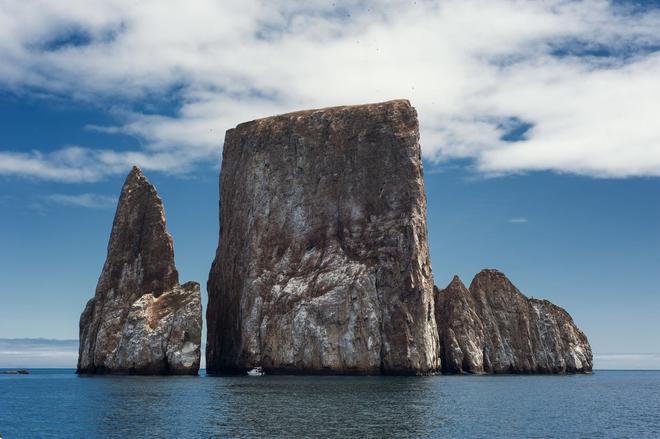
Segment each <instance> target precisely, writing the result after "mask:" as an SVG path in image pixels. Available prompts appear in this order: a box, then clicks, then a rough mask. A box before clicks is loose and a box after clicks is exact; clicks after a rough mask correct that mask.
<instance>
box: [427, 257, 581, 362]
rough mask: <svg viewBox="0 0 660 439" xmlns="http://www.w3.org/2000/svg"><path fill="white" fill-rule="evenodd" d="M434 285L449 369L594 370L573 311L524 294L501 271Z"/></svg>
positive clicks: (439, 331) (441, 349)
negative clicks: (467, 285) (465, 281)
mask: <svg viewBox="0 0 660 439" xmlns="http://www.w3.org/2000/svg"><path fill="white" fill-rule="evenodd" d="M435 291H436V292H435V294H436V302H435V303H436V320H437V322H438V335H439V337H440V355H441V358H442V371H443V372H444V373H579V372H590V371H591V368H592V354H591V347H590V346H589V342H588V340H587V337H586V336H585V335H584V333H582V331H580V330H579V329H578V328H577V326H576V325H575V323H574V322H573V319H572V318H571V316H570V315H569V314H568V313H567V312H566V311H565V310H564V309H562V308H560V307H558V306H556V305H553V304H552V303H550V302H548V301H547V300H537V299H529V298H527V297H525V296H524V295H523V294H522V293H521V292H520V291H518V289H517V288H516V287H515V286H514V285H513V284H512V283H511V282H510V281H509V279H507V278H506V276H504V274H502V273H500V272H499V271H497V270H483V271H481V272H480V273H479V274H477V276H476V277H475V278H474V280H473V281H472V284H470V289H469V290H468V289H467V288H465V286H464V285H463V283H462V282H461V280H460V279H459V278H458V277H454V279H453V280H452V281H451V283H450V284H449V285H448V286H447V288H445V289H444V290H437V289H436V290H435Z"/></svg>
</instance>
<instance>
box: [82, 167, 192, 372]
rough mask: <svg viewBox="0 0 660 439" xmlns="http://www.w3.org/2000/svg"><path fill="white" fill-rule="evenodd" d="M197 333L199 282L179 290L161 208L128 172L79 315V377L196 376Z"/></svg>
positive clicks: (139, 177) (142, 181)
mask: <svg viewBox="0 0 660 439" xmlns="http://www.w3.org/2000/svg"><path fill="white" fill-rule="evenodd" d="M201 331H202V307H201V297H200V291H199V284H197V283H195V282H188V283H185V284H183V285H179V274H178V272H177V270H176V267H175V265H174V247H173V244H172V237H171V236H170V234H169V233H168V232H167V228H166V225H165V212H164V209H163V203H162V201H161V199H160V198H159V197H158V194H157V193H156V188H154V186H153V185H152V184H150V183H149V181H148V180H147V179H146V177H145V176H144V175H143V174H142V172H141V171H140V169H139V168H137V167H134V168H133V170H132V171H131V173H130V174H129V175H128V177H127V178H126V182H125V183H124V187H123V189H122V192H121V197H120V198H119V204H118V206H117V211H116V213H115V219H114V223H113V225H112V234H111V235H110V242H109V243H108V255H107V258H106V261H105V265H104V266H103V271H102V272H101V276H100V278H99V282H98V285H97V287H96V294H95V295H94V298H93V299H91V300H90V301H89V302H88V303H87V306H86V307H85V310H84V311H83V313H82V315H81V316H80V349H79V357H78V373H118V374H177V375H178V374H197V372H198V370H199V362H200V344H201Z"/></svg>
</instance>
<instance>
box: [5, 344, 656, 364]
mask: <svg viewBox="0 0 660 439" xmlns="http://www.w3.org/2000/svg"><path fill="white" fill-rule="evenodd" d="M205 346H206V345H203V346H202V362H201V368H202V369H204V368H205V367H206V361H205V358H204V352H203V351H204V348H205ZM77 359H78V340H49V339H43V338H33V339H0V369H2V368H5V369H21V368H25V369H29V368H32V369H38V368H67V369H68V368H75V367H76V361H77ZM599 369H600V370H626V369H635V370H660V354H598V353H596V354H594V370H599Z"/></svg>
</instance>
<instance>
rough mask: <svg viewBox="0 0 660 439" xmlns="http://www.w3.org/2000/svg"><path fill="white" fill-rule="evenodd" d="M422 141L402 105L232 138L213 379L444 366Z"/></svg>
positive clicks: (214, 307)
mask: <svg viewBox="0 0 660 439" xmlns="http://www.w3.org/2000/svg"><path fill="white" fill-rule="evenodd" d="M418 137H419V134H418V123H417V115H416V112H415V110H414V108H412V107H411V106H410V103H409V102H408V101H403V100H400V101H391V102H385V103H380V104H371V105H361V106H351V107H336V108H327V109H321V110H310V111H302V112H297V113H290V114H284V115H280V116H275V117H270V118H265V119H259V120H255V121H252V122H247V123H243V124H240V125H238V126H237V127H236V128H235V129H231V130H229V131H227V134H226V138H225V145H224V151H223V161H222V173H221V185H220V188H221V215H220V220H221V230H220V243H219V246H218V251H217V254H216V259H215V261H214V263H213V266H212V268H211V272H210V277H209V282H208V291H209V306H208V309H207V322H208V343H207V352H206V358H207V370H208V371H209V372H243V371H245V370H247V369H250V368H254V367H262V368H263V369H264V370H265V371H266V372H267V373H268V372H270V373H278V372H290V373H347V374H379V373H396V374H399V373H400V374H418V373H430V372H433V371H435V370H436V369H438V368H439V357H438V352H437V346H438V342H437V332H436V328H435V319H434V313H433V297H432V289H433V285H432V274H431V265H430V262H429V255H428V245H427V228H426V198H425V194H424V181H423V178H422V161H421V157H420V148H419V143H418Z"/></svg>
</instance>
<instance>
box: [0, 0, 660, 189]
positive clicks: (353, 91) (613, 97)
mask: <svg viewBox="0 0 660 439" xmlns="http://www.w3.org/2000/svg"><path fill="white" fill-rule="evenodd" d="M411 23H414V24H415V25H414V26H411V25H410V24H411ZM658 28H660V10H659V9H658V8H653V7H649V8H646V9H644V8H639V7H632V6H627V3H625V2H608V1H605V0H585V1H577V0H576V1H570V0H568V1H567V0H550V1H546V2H536V1H515V0H460V1H459V0H446V1H442V2H440V1H430V0H427V1H425V0H420V1H417V2H409V1H403V0H394V1H390V2H386V3H382V2H376V1H375V0H367V1H357V0H338V1H337V2H321V1H318V0H314V1H312V2H305V3H304V4H302V3H296V2H294V3H292V2H288V1H284V0H275V1H270V2H262V1H256V0H255V1H238V0H235V1H226V2H216V1H212V0H198V1H196V2H194V4H193V3H190V2H189V1H186V0H173V1H170V2H153V3H147V4H145V3H144V2H137V3H136V2H132V1H127V0H109V1H101V0H96V1H87V2H80V1H78V0H23V1H21V2H17V3H16V4H12V7H11V8H1V7H0V56H1V57H2V59H3V61H4V62H3V63H2V65H0V86H1V87H3V88H5V89H10V90H14V91H16V92H17V93H33V92H38V93H52V94H57V95H58V96H68V97H70V98H71V99H75V100H81V101H94V102H95V103H97V104H98V103H103V102H104V100H108V101H110V102H112V103H113V105H114V104H116V103H117V101H119V102H120V107H121V108H124V109H125V110H123V111H122V112H121V115H120V116H121V121H120V123H118V124H117V125H116V126H108V127H96V129H100V130H103V131H105V132H106V133H108V135H112V133H125V134H130V135H132V136H136V137H138V138H139V139H141V141H142V144H143V145H144V147H143V148H142V149H137V150H134V151H128V152H127V151H97V150H95V149H85V148H83V149H80V150H79V151H78V152H79V153H81V154H80V155H79V156H77V157H75V158H74V159H72V160H63V159H62V156H66V155H67V154H68V150H67V149H63V150H61V151H57V152H55V153H51V154H41V153H38V152H31V153H25V152H17V151H8V150H5V151H3V152H0V174H5V175H16V176H26V177H32V178H42V179H49V180H58V181H67V182H77V181H95V180H99V179H102V178H104V177H105V176H107V175H109V174H114V173H122V172H126V170H127V169H128V167H129V166H130V164H132V163H138V164H140V165H142V166H148V165H150V166H152V169H153V170H159V171H164V172H181V169H182V168H183V169H190V168H191V167H194V166H195V165H196V164H199V163H200V162H205V161H206V162H208V161H213V162H215V161H217V160H218V153H219V150H220V147H221V144H222V141H223V135H224V134H223V133H224V131H225V130H226V129H228V128H231V127H233V126H234V125H236V124H237V123H239V122H242V121H245V120H249V119H253V118H256V117H260V116H267V115H270V114H275V113H279V112H284V111H292V110H296V109H301V108H309V107H318V106H328V105H333V104H348V103H362V102H373V101H380V100H386V99H392V98H401V97H408V98H410V99H411V101H412V103H413V104H414V105H415V106H416V108H417V109H418V112H419V116H420V121H421V125H422V148H423V154H424V157H425V158H426V159H427V160H430V161H433V162H436V163H441V162H446V161H448V160H452V159H468V160H471V161H472V162H473V163H474V165H475V166H474V167H475V169H477V170H478V171H480V172H482V173H485V174H489V175H500V174H506V173H516V172H526V171H534V170H552V171H557V172H569V173H575V174H581V175H589V176H597V177H629V176H660V125H659V124H657V123H656V119H657V114H660V83H659V82H658V81H657V78H658V76H659V75H660V52H658V51H657V47H659V46H660V33H658V31H657V29H658ZM254 60H259V62H258V63H255V62H254ZM160 98H166V99H168V102H174V105H175V111H174V112H172V111H170V110H171V105H168V106H167V107H168V108H167V109H168V111H167V112H160V113H159V111H158V105H157V103H156V104H154V105H155V106H154V108H151V109H150V110H149V112H148V113H147V112H143V111H140V109H142V108H144V107H145V104H150V103H151V101H152V100H155V101H158V99H160ZM113 108H114V107H113ZM154 110H155V111H154ZM50 149H52V148H50Z"/></svg>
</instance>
